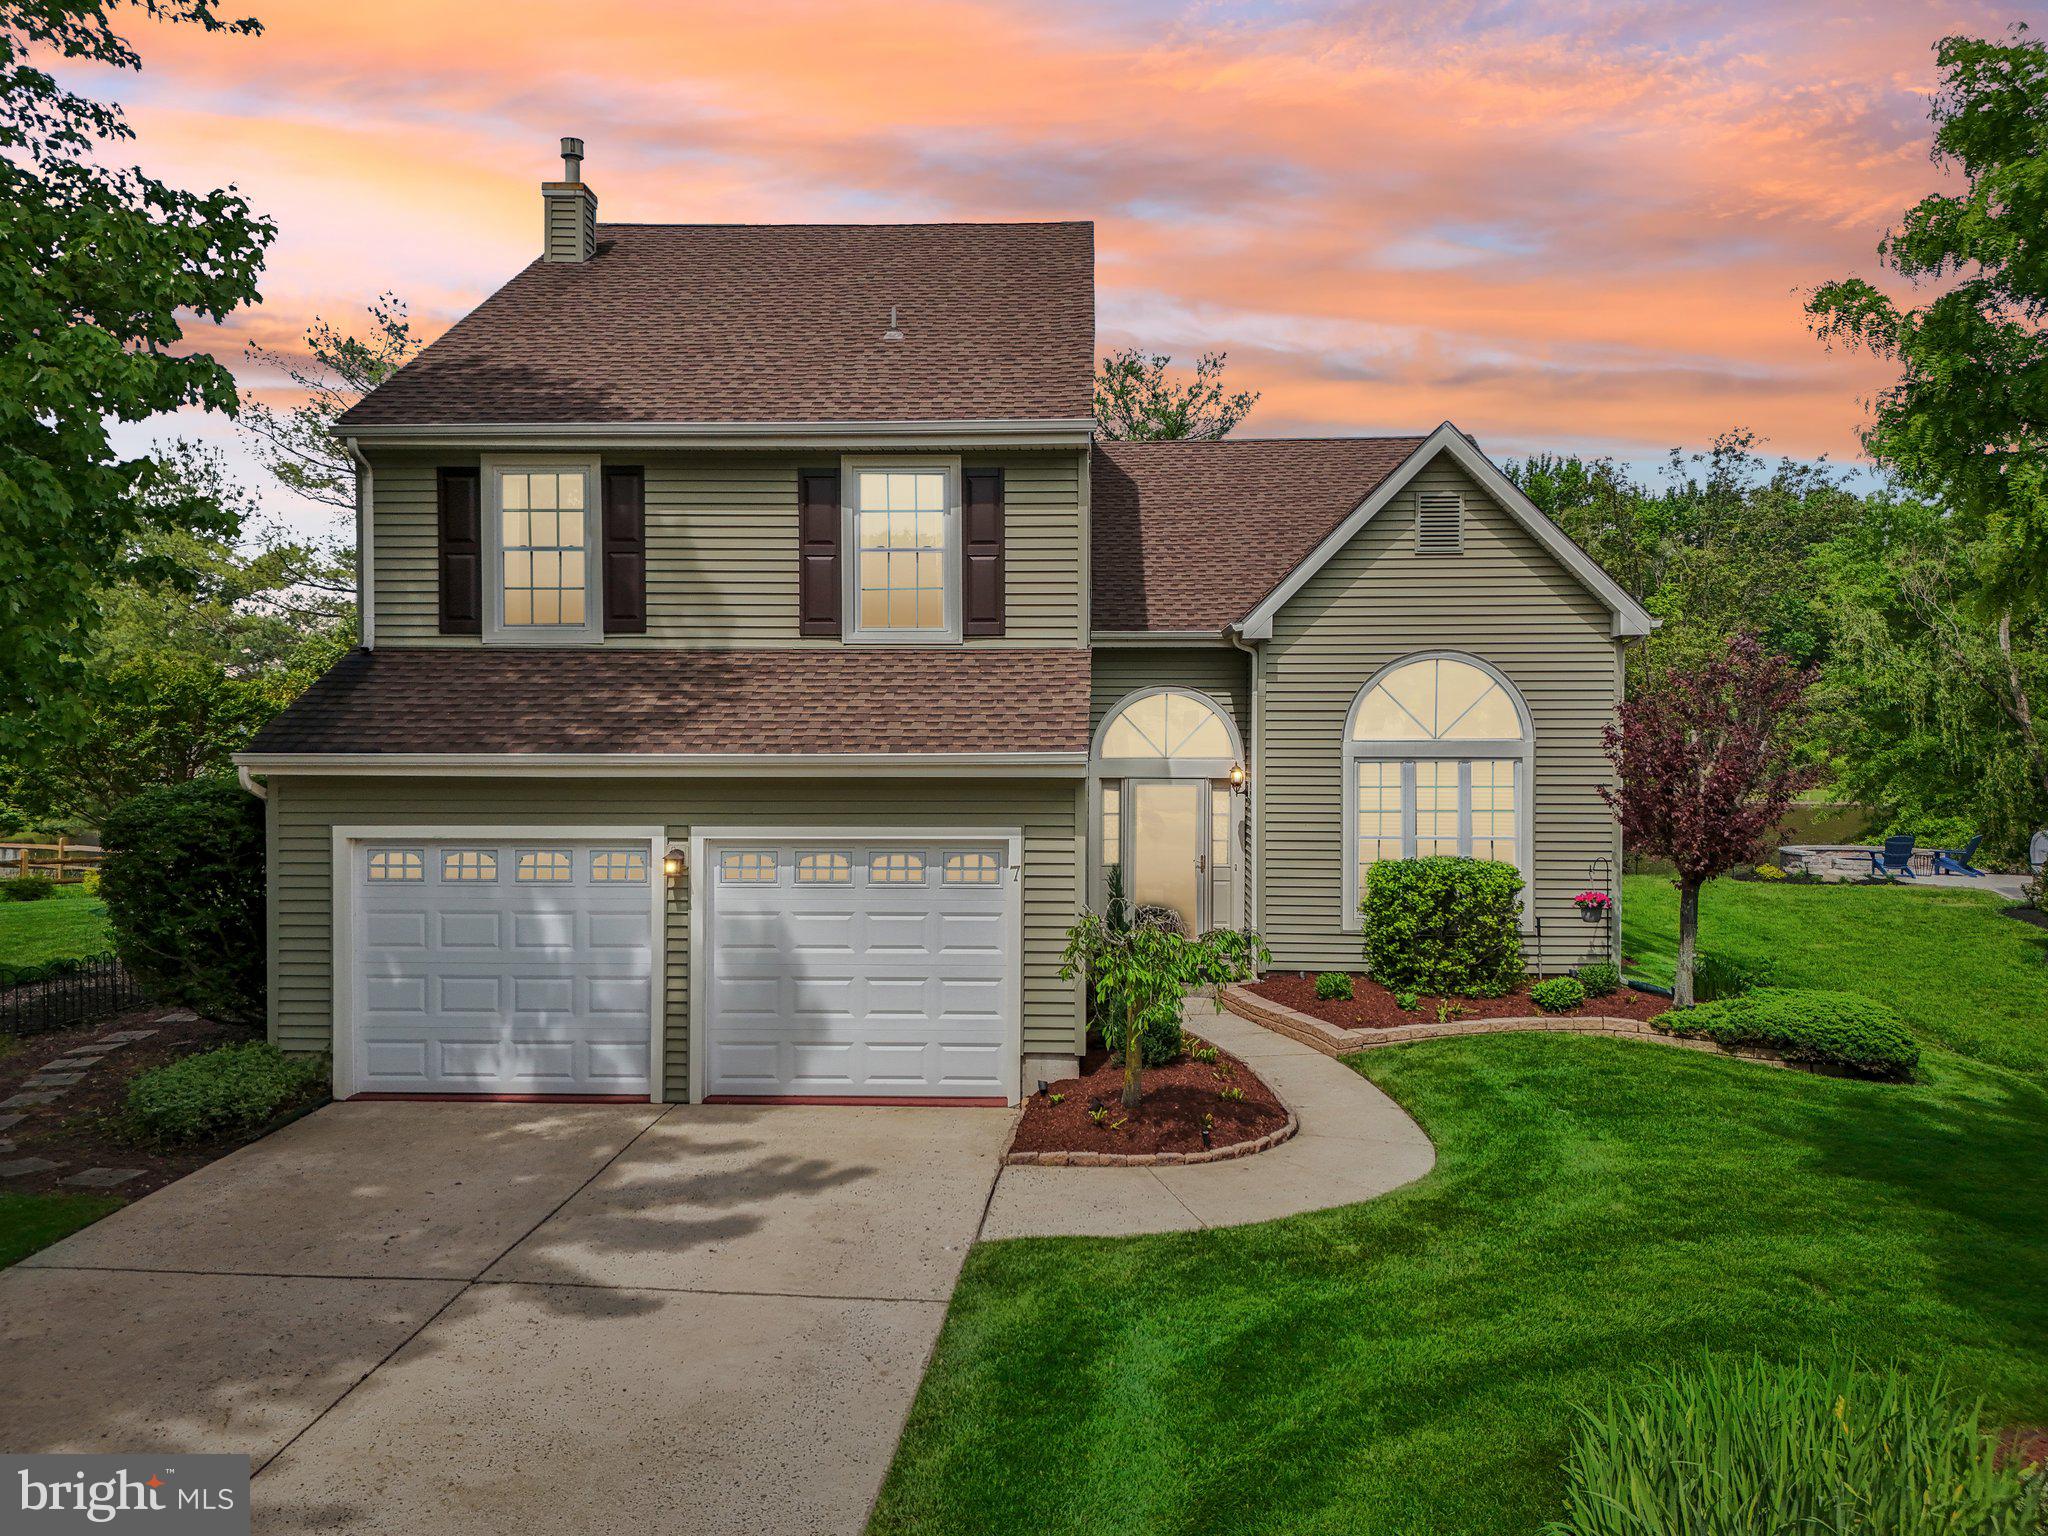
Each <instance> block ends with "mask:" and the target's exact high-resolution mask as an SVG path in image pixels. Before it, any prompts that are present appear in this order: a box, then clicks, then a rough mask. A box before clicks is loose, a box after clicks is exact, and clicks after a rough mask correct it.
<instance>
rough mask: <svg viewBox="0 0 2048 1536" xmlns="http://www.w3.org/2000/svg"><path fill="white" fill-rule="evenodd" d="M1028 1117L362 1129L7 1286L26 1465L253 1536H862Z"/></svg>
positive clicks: (462, 1110) (400, 1111)
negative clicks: (107, 1481) (202, 1468)
mask: <svg viewBox="0 0 2048 1536" xmlns="http://www.w3.org/2000/svg"><path fill="white" fill-rule="evenodd" d="M1010 1118H1011V1115H1010V1112H1009V1111H1004V1110H968V1109H957V1110H956V1109H934V1108H915V1109H848V1108H802V1107H796V1106H791V1107H788V1108H752V1107H747V1108H741V1107H728V1108H718V1107H709V1108H706V1107H684V1106H677V1107H673V1108H667V1109H664V1108H662V1107H660V1106H655V1105H648V1106H609V1105H519V1104H392V1103H381V1104H338V1105H333V1106H330V1107H328V1108H326V1109H323V1110H321V1111H320V1112H319V1113H317V1114H315V1115H312V1116H309V1117H308V1118H306V1119H305V1120H302V1121H299V1122H298V1123H297V1124H295V1125H292V1126H289V1127H287V1128H286V1129H284V1130H283V1131H280V1132H278V1133H277V1134H276V1135H274V1136H271V1137H269V1138H267V1139H266V1140H264V1141H262V1142H260V1143H258V1144H256V1145H254V1146H251V1147H246V1148H244V1149H243V1150H241V1151H240V1152H237V1153H235V1154H234V1155H233V1156H231V1157H228V1158H224V1159H223V1160H221V1161H220V1162H218V1163H215V1164H213V1165H211V1166H209V1167H207V1168H204V1169H202V1170H200V1171H199V1172H197V1173H195V1174H193V1175H191V1176H190V1177H188V1178H186V1179H183V1180H181V1181H179V1182H178V1183H176V1184H174V1185H171V1186H170V1187H169V1188H167V1189H164V1190H162V1191H160V1192H158V1193H157V1194H154V1195H151V1196H149V1197H148V1198H146V1199H144V1200H140V1201H138V1202H136V1203H135V1204H134V1205H132V1206H129V1207H127V1208H125V1209H124V1210H122V1211H119V1212H117V1213H116V1214H115V1215H113V1216H111V1217H109V1218H107V1219H106V1220H105V1221H103V1222H100V1223H99V1224H98V1225H96V1226H93V1227H90V1228H88V1229H86V1230H85V1231H83V1232H81V1233H78V1234H77V1235H75V1236H73V1237H71V1238H68V1239H66V1240H65V1241H64V1242H61V1243H59V1244H57V1245H55V1246H54V1247H51V1248H48V1249H45V1250H44V1251H43V1252H42V1253H39V1254H37V1255H35V1256H34V1257H33V1258H30V1259H28V1260H25V1261H24V1262H23V1263H21V1264H19V1265H16V1266H15V1267H14V1268H13V1269H10V1270H7V1271H4V1272H0V1380H4V1381H5V1382H6V1383H7V1390H6V1391H5V1392H4V1393H0V1448H4V1449H6V1450H8V1451H17V1452H18V1451H43V1450H50V1451H55V1450H65V1451H90V1450H143V1449H155V1448H163V1449H166V1450H171V1449H175V1450H186V1451H234V1452H246V1453H247V1454H249V1455H250V1456H251V1457H252V1459H253V1461H254V1463H255V1465H256V1467H257V1468H258V1474H257V1478H256V1485H255V1515H256V1529H257V1530H259V1531H325V1530H347V1531H405V1532H416V1531H423V1530H433V1531H435V1532H437V1533H438V1532H451V1533H454V1532H469V1531H475V1532H480V1533H490V1536H499V1533H502V1532H504V1531H506V1530H514V1529H525V1528H527V1527H528V1526H529V1525H535V1526H538V1525H545V1526H546V1527H547V1528H549V1529H550V1530H562V1531H571V1532H573V1531H579V1530H592V1531H597V1530H603V1531H607V1532H609V1531H615V1530H617V1529H619V1528H621V1527H622V1526H628V1525H630V1526H637V1527H640V1528H653V1529H656V1530H660V1529H677V1530H689V1531H691V1532H693V1533H706V1536H711V1533H718V1532H728V1531H730V1532H741V1531H745V1532H783V1531H791V1532H794V1531H803V1532H810V1531H820V1532H823V1531H857V1530H859V1529H860V1528H861V1526H862V1524H863V1523H864V1521H865V1519H866V1515H867V1511H868V1508H869V1506H870V1504H871V1503H872V1502H873V1499H874V1496H875V1493H876V1491H877V1489H878V1488H879V1486H880V1483H881V1478H882V1474H883V1472H884V1471H885V1470H886V1469H887V1466H888V1463H889V1457H890V1455H891V1453H892V1451H893V1450H894V1447H895V1443H896V1440H897V1437H898V1434H899V1432H900V1430H901V1428H902V1424H903V1419H904V1416H905V1414H906V1413H907V1412H908V1410H909V1407H910V1400H911V1398H912V1396H913V1394H914V1393H915V1392H916V1390H917V1383H918V1380H919V1378H920V1376H921V1375H922V1374H923V1370H924V1365H925V1362H926V1359H927V1357H928V1355H929V1354H930V1350H931V1346H932V1343H933V1341H934V1339H935V1338H936V1337H937V1335H938V1330H939V1325H940V1322H941V1321H942V1320H943V1318H944V1315H945V1303H946V1299H947V1297H948V1296H949V1294H950V1293H951V1291H952V1288H953V1282H954V1279H955V1277H956V1276H957V1274H958V1273H959V1269H960V1265H961V1262H962V1261H963V1259H964V1258H965V1257H966V1254H967V1249H968V1247H969V1245H970V1244H971V1243H972V1242H973V1240H974V1235H975V1231H976V1228H977V1227H978V1226H979V1224H980V1221H981V1218H982V1213H983V1211H984V1209H985V1207H986V1205H987V1202H988V1198H989V1192H990V1188H991V1186H992V1184H993V1182H994V1180H995V1176H996V1171H997V1160H998V1158H999V1156H1000V1154H1001V1152H1002V1149H1003V1146H1004V1143H1005V1141H1006V1140H1007V1137H1008V1133H1009V1127H1010Z"/></svg>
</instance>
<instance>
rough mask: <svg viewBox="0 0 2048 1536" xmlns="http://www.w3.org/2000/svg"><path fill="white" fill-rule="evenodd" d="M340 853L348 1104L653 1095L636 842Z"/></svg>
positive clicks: (640, 856) (378, 844)
mask: <svg viewBox="0 0 2048 1536" xmlns="http://www.w3.org/2000/svg"><path fill="white" fill-rule="evenodd" d="M351 853H352V857H353V859H354V863H355V874H354V879H355V891H354V895H355V904H354V911H353V918H354V922H353V937H354V947H355V957H354V965H355V972H354V977H353V984H352V987H351V997H350V1011H351V1014H352V1016H353V1030H352V1036H353V1039H352V1041H351V1047H350V1048H351V1050H352V1051H353V1053H354V1061H353V1069H354V1070H353V1081H352V1084H351V1087H352V1090H353V1091H354V1092H358V1093H478V1094H568V1095H578V1096H582V1095H619V1096H630V1097H633V1098H639V1099H644V1098H646V1097H647V1096H648V1087H649V1081H648V1048H649V1037H650V1033H651V1029H652V1009H653V1006H654V979H655V963H654V959H655V954H654V942H653V935H654V915H653V914H654V904H653V903H654V894H655V892H656V890H657V889H658V886H659V882H660V878H661V875H660V871H659V870H658V869H656V868H654V867H653V864H652V859H653V852H652V848H651V846H650V844H649V843H648V842H647V841H644V840H643V841H641V842H639V843H637V844H635V843H630V842H616V843H608V842H601V841H589V842H585V841H577V842H569V841H556V840H548V839H541V840H529V841H511V840H506V841H492V840H464V841H460V842H454V841H448V842H427V841H420V842H402V841H395V840H394V841H366V842H358V843H355V844H353V845H352V848H351Z"/></svg>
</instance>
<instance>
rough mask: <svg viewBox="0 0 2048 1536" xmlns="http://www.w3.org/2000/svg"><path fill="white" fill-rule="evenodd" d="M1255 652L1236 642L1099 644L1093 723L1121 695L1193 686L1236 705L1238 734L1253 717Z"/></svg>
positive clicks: (1233, 717)
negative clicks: (1252, 675) (1244, 649)
mask: <svg viewBox="0 0 2048 1536" xmlns="http://www.w3.org/2000/svg"><path fill="white" fill-rule="evenodd" d="M1250 662H1251V658H1250V657H1249V656H1247V655H1246V654H1245V653H1244V652H1243V651H1240V650H1239V649H1238V648H1237V647H1236V646H1234V645H1188V646H1178V645H1176V646H1163V645H1131V646H1104V645H1098V646H1096V647H1095V650H1094V655H1093V658H1092V662H1091V668H1092V671H1091V677H1090V686H1089V701H1088V702H1089V714H1088V728H1089V730H1090V731H1091V732H1092V731H1095V730H1098V729H1100V728H1101V725H1102V719H1103V716H1105V715H1107V714H1108V713H1109V712H1110V710H1112V709H1114V708H1115V707H1116V705H1117V703H1118V701H1119V700H1121V699H1125V698H1128V697H1129V696H1130V695H1131V694H1134V693H1136V692H1138V691H1139V690H1140V689H1144V688H1192V689H1194V690H1195V691H1196V692H1198V693H1206V694H1208V695H1209V696H1210V697H1211V698H1213V699H1214V700H1216V702H1217V703H1219V704H1221V705H1223V706H1224V708H1226V709H1227V710H1229V711H1230V718H1231V722H1232V723H1233V724H1235V725H1236V726H1237V730H1238V735H1239V736H1241V737H1242V736H1246V735H1247V734H1248V733H1247V731H1246V729H1245V727H1246V723H1247V721H1249V720H1250V718H1251V667H1250Z"/></svg>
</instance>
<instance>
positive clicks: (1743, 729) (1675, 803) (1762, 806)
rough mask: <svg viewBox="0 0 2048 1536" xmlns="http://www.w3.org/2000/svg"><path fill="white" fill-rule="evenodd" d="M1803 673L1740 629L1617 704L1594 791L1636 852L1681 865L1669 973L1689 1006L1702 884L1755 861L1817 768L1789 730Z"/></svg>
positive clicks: (1805, 680)
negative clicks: (1604, 767) (1608, 773)
mask: <svg viewBox="0 0 2048 1536" xmlns="http://www.w3.org/2000/svg"><path fill="white" fill-rule="evenodd" d="M1812 683H1813V673H1812V672H1811V671H1810V670H1807V669H1802V668H1799V667H1796V666H1794V665H1793V664H1792V662H1791V661H1790V660H1788V659H1787V658H1785V657H1783V656H1779V655H1776V654H1774V653H1772V652H1769V651H1766V650H1765V649H1764V648H1763V646H1761V645H1760V644H1758V643H1757V640H1756V638H1755V637H1754V636H1752V635H1738V636H1736V637H1735V639H1733V640H1731V641H1730V642H1729V643H1728V650H1727V652H1726V654H1724V655H1721V656H1717V657H1715V658H1714V659H1712V660H1711V661H1706V662H1702V663H1700V664H1698V665H1695V666H1691V667H1685V668H1679V669H1675V670H1673V671H1671V672H1668V673H1666V674H1665V675H1664V676H1662V677H1661V678H1658V679H1657V680H1656V681H1655V682H1653V683H1651V684H1650V685H1649V686H1648V687H1646V688H1644V689H1643V690H1642V691H1641V692H1639V693H1638V694H1636V695H1635V696H1634V697H1633V698H1630V699H1628V700H1626V701H1625V702H1624V703H1623V704H1622V705H1621V707H1620V709H1619V710H1617V711H1616V719H1615V723H1614V724H1612V725H1610V726H1608V727H1607V730H1606V733H1605V743H1606V748H1607V756H1608V759H1609V761H1611V762H1612V763H1613V764H1614V768H1615V772H1616V773H1617V774H1618V775H1619V777H1620V780H1621V783H1620V786H1619V787H1618V788H1615V789H1605V788H1603V789H1602V790H1601V791H1600V793H1601V794H1602V795H1603V796H1604V797H1605V798H1606V800H1607V803H1608V804H1609V805H1611V806H1612V807H1614V812H1615V815H1616V816H1617V817H1618V818H1619V820H1620V822H1621V830H1622V836H1623V837H1624V838H1626V839H1627V842H1628V845H1629V846H1630V847H1631V848H1633V849H1634V850H1635V851H1636V852H1638V853H1646V854H1651V855H1654V856H1657V857H1661V858H1666V859H1669V860H1670V861H1671V862H1672V863H1673V864H1674V865H1676V866H1677V869H1678V881H1677V884H1678V974H1677V978H1676V985H1675V986H1674V987H1673V989H1672V991H1673V994H1674V998H1675V1001H1676V1002H1677V1004H1678V1006H1679V1007H1681V1008H1688V1007H1690V1006H1692V1001H1693V985H1692V973H1693V961H1694V958H1695V956H1696V953H1697V950H1698V939H1699V926H1700V887H1701V886H1703V885H1705V884H1706V883H1707V882H1708V881H1709V880H1711V879H1713V878H1714V877H1715V876H1716V875H1722V874H1726V873H1727V872H1728V871H1729V870H1731V869H1733V868H1735V867H1736V866H1737V865H1738V864H1746V863H1751V862H1753V861H1755V860H1756V859H1757V858H1758V857H1760V856H1761V855H1762V854H1763V853H1764V851H1765V849H1766V848H1767V846H1768V844H1769V840H1770V839H1771V837H1772V836H1773V835H1774V834H1775V833H1776V831H1777V829H1778V827H1779V825H1780V824H1781V823H1782V822H1783V821H1784V819H1785V812H1786V810H1787V809H1788V808H1789V807H1790V805H1791V803H1792V797H1793V796H1794V795H1796V794H1798V793H1799V791H1800V790H1802V789H1804V788H1806V786H1807V785H1808V784H1810V783H1812V782H1813V780H1814V779H1815V777H1816V776H1817V775H1816V773H1815V771H1814V770H1812V769H1810V768H1807V767H1804V766H1802V765H1801V764H1800V763H1799V762H1798V761H1797V760H1796V756H1795V749H1794V745H1793V742H1792V734H1793V733H1792V730H1791V727H1792V726H1793V725H1794V724H1795V723H1796V722H1797V721H1798V719H1799V717H1800V715H1801V713H1802V712H1803V710H1804V707H1805V702H1806V691H1807V689H1808V688H1809V687H1810V686H1811V685H1812Z"/></svg>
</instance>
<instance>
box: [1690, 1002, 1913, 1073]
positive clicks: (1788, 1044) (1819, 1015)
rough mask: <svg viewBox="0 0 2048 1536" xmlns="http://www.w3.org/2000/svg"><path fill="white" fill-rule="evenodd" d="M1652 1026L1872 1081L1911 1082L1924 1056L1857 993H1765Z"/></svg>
mask: <svg viewBox="0 0 2048 1536" xmlns="http://www.w3.org/2000/svg"><path fill="white" fill-rule="evenodd" d="M1652 1022H1654V1023H1655V1024H1656V1026H1657V1027H1658V1028H1659V1029H1662V1030H1665V1031H1668V1032H1669V1033H1671V1034H1674V1035H1690V1036H1697V1037H1700V1038H1704V1039H1708V1040H1712V1041H1713V1042H1714V1043H1715V1044H1716V1045H1721V1046H1727V1047H1736V1046H1745V1045H1747V1046H1764V1047H1766V1048H1768V1049H1770V1050H1774V1051H1777V1052H1779V1053H1780V1054H1781V1055H1783V1056H1785V1057H1787V1058H1789V1059H1790V1060H1793V1061H1806V1062H1813V1063H1816V1064H1818V1065H1821V1066H1830V1067H1841V1068H1844V1069H1846V1070H1848V1071H1851V1072H1856V1073H1860V1074H1861V1075H1863V1076H1865V1077H1882V1078H1890V1079H1895V1080H1896V1079H1904V1078H1910V1077H1911V1076H1912V1075H1913V1069H1914V1068H1915V1067H1917V1066H1918V1065H1919V1064H1920V1051H1919V1048H1918V1047H1917V1046H1915V1045H1914V1044H1913V1037H1912V1036H1911V1035H1909V1034H1907V1033H1906V1028H1905V1026H1904V1025H1903V1024H1901V1023H1900V1022H1899V1016H1898V1015H1897V1014H1896V1013H1894V1012H1892V1010H1891V1009H1890V1008H1888V1007H1886V1006H1885V1005H1884V1004H1883V1003H1880V1002H1877V1001H1875V1000H1874V999H1872V998H1867V997H1860V996H1858V995H1857V994H1856V993H1854V992H1820V991H1807V990H1804V989H1801V988H1796V987H1759V988H1758V989H1757V990H1756V991H1754V992H1748V993H1744V994H1743V995H1742V996H1741V997H1731V998H1725V999H1723V1000H1722V1001H1720V1002H1716V1003H1701V1004H1700V1005H1699V1006H1697V1007H1694V1008H1681V1009H1678V1010H1677V1011H1676V1012H1673V1013H1667V1014H1664V1015H1662V1016H1660V1017H1659V1018H1657V1019H1655V1020H1653V1021H1652Z"/></svg>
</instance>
